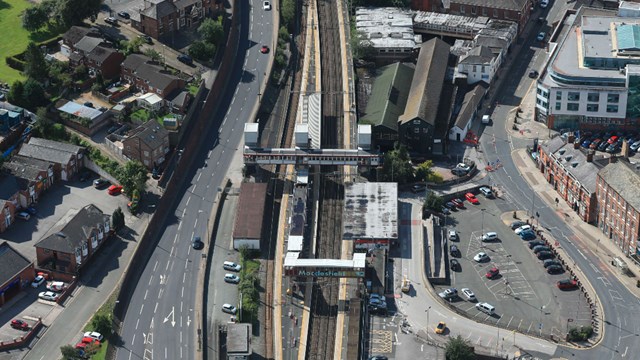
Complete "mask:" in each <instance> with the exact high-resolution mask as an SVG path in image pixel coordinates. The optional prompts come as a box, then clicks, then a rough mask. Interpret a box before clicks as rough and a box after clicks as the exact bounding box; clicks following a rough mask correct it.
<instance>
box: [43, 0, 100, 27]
mask: <svg viewBox="0 0 640 360" xmlns="http://www.w3.org/2000/svg"><path fill="white" fill-rule="evenodd" d="M99 11H100V0H57V1H55V7H54V8H53V14H52V15H53V17H54V19H55V21H56V22H57V23H58V24H59V25H61V26H63V27H70V26H71V25H76V24H80V23H82V21H83V20H84V19H85V18H87V17H89V16H91V15H97V14H98V13H99Z"/></svg>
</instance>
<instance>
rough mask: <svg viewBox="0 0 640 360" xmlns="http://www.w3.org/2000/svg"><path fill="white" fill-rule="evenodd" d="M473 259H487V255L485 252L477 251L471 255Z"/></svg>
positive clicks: (477, 260)
mask: <svg viewBox="0 0 640 360" xmlns="http://www.w3.org/2000/svg"><path fill="white" fill-rule="evenodd" d="M473 260H475V261H476V262H483V261H488V260H489V255H487V253H484V252H479V253H477V254H476V255H475V256H474V257H473Z"/></svg>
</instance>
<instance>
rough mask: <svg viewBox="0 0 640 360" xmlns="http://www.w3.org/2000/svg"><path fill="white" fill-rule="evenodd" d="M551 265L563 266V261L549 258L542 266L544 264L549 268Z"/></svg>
mask: <svg viewBox="0 0 640 360" xmlns="http://www.w3.org/2000/svg"><path fill="white" fill-rule="evenodd" d="M551 265H558V266H562V263H560V261H558V260H556V259H547V260H545V261H543V262H542V266H544V267H545V268H548V267H549V266H551Z"/></svg>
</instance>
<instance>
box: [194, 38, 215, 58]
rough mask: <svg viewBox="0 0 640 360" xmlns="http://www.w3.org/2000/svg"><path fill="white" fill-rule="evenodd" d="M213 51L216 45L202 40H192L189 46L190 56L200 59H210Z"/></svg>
mask: <svg viewBox="0 0 640 360" xmlns="http://www.w3.org/2000/svg"><path fill="white" fill-rule="evenodd" d="M215 52H216V46H215V45H214V44H210V43H207V42H204V41H202V40H196V41H194V42H193V43H191V46H190V47H189V55H191V57H192V58H194V59H198V60H201V61H211V60H212V59H213V55H214V54H215Z"/></svg>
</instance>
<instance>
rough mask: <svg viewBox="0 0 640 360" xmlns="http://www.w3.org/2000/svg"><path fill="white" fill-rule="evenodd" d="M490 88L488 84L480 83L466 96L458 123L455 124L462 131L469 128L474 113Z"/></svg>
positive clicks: (457, 119) (457, 118)
mask: <svg viewBox="0 0 640 360" xmlns="http://www.w3.org/2000/svg"><path fill="white" fill-rule="evenodd" d="M488 88H489V85H487V83H485V82H484V81H480V82H478V84H477V85H476V86H474V87H473V88H472V89H470V90H469V91H468V92H467V93H466V94H465V95H464V99H463V100H462V105H461V106H460V112H459V113H458V117H456V121H455V123H454V125H455V126H457V127H458V128H460V129H464V128H465V127H466V126H467V124H468V122H469V121H470V120H471V116H472V115H473V113H474V111H476V109H477V108H478V105H479V104H480V102H481V101H482V99H483V98H484V95H485V94H486V93H487V89H488Z"/></svg>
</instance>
